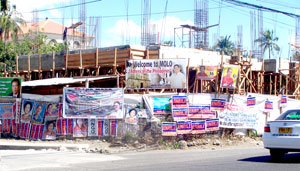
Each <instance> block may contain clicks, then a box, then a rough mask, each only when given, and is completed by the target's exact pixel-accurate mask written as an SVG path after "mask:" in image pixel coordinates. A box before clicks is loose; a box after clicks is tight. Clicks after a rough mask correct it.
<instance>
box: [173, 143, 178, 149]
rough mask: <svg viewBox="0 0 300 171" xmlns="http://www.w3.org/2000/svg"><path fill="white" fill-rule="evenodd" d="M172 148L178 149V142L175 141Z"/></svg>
mask: <svg viewBox="0 0 300 171" xmlns="http://www.w3.org/2000/svg"><path fill="white" fill-rule="evenodd" d="M173 149H179V143H178V142H177V141H175V142H174V143H173Z"/></svg>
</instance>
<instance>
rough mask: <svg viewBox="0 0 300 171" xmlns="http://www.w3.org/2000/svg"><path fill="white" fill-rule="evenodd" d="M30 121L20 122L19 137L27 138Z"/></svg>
mask: <svg viewBox="0 0 300 171" xmlns="http://www.w3.org/2000/svg"><path fill="white" fill-rule="evenodd" d="M30 127H31V123H26V122H21V128H20V138H25V139H27V138H29V132H30Z"/></svg>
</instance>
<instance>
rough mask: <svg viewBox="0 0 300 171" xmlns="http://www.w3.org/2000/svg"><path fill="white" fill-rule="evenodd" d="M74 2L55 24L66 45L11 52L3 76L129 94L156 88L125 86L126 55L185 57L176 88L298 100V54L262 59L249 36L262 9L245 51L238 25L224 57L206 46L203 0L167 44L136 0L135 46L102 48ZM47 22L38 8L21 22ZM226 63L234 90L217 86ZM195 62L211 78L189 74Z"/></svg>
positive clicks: (253, 16)
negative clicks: (72, 14) (68, 80)
mask: <svg viewBox="0 0 300 171" xmlns="http://www.w3.org/2000/svg"><path fill="white" fill-rule="evenodd" d="M80 2H81V3H82V5H80V6H79V7H78V18H79V20H78V21H76V20H75V19H74V20H73V18H72V23H74V24H72V25H71V26H70V27H65V26H64V19H63V20H62V25H61V28H59V27H58V28H57V29H61V33H62V34H63V33H64V31H65V30H66V29H67V30H69V31H68V32H67V34H66V37H67V38H66V39H67V41H68V44H69V48H68V49H67V50H65V51H64V52H60V53H54V52H53V53H52V54H36V55H27V56H16V70H15V71H3V74H4V75H5V76H6V77H13V76H20V77H22V78H23V79H24V81H32V80H42V79H49V78H65V77H74V78H90V77H106V78H105V79H101V80H98V81H95V82H96V83H91V87H93V86H94V87H121V88H125V90H126V91H128V92H133V91H134V92H135V93H148V92H149V91H158V92H160V91H161V90H156V89H150V90H149V89H148V90H130V88H126V78H125V75H126V73H125V68H126V60H142V59H170V58H185V59H187V60H189V64H188V66H187V67H188V68H187V69H188V87H187V89H185V90H180V91H184V92H187V93H217V94H220V93H221V94H222V93H227V94H228V93H229V94H241V95H243V94H247V93H261V94H270V95H282V94H285V95H287V96H289V97H292V98H296V99H298V96H299V90H300V73H299V72H300V68H299V62H298V60H299V59H295V58H294V57H290V58H289V60H286V59H285V60H283V59H280V58H277V59H267V60H264V59H263V58H264V56H263V55H264V52H263V49H262V47H261V46H259V42H256V41H255V40H256V39H257V38H258V37H259V36H260V34H261V33H262V32H263V12H262V10H260V9H257V10H253V11H251V12H250V23H251V25H250V27H251V28H250V30H251V33H250V34H251V42H252V43H251V50H248V51H247V50H244V49H243V27H242V25H239V26H238V27H237V43H236V46H237V50H236V51H235V53H234V55H233V56H226V55H224V54H222V53H221V54H220V53H218V52H213V51H208V50H209V49H208V47H209V37H208V36H209V34H208V32H209V29H210V28H212V27H216V26H218V24H214V25H209V24H208V21H209V8H208V1H207V0H195V1H194V7H195V10H194V11H195V12H194V25H181V26H180V27H177V28H174V41H173V45H170V44H169V45H168V44H164V43H161V42H160V41H159V36H158V35H157V33H156V32H155V25H153V24H151V23H150V20H151V1H150V0H144V1H143V2H142V5H143V6H142V11H143V14H142V15H141V23H142V26H141V45H140V46H132V45H130V44H128V45H121V46H113V47H104V48H98V47H99V42H101V37H100V31H101V30H100V29H99V28H100V27H99V25H101V20H100V18H97V17H90V18H89V19H88V18H87V17H86V7H85V1H84V0H81V1H80ZM167 3H168V2H167ZM167 3H166V8H167ZM73 10H74V9H72V11H73ZM166 12H167V11H165V15H166V14H167V13H166ZM127 19H128V14H127ZM299 21H300V20H299V18H298V19H296V29H295V30H296V34H295V40H296V41H295V45H293V44H291V46H292V47H293V48H294V49H295V52H296V51H297V50H299V46H300V27H299ZM47 22H48V23H50V21H44V22H40V21H38V12H33V20H32V22H31V23H29V25H28V26H27V30H29V29H31V30H33V31H41V30H47V29H46V23H47ZM126 34H128V33H125V34H124V37H123V39H124V41H123V42H124V43H130V41H129V38H128V35H126ZM49 35H50V33H49ZM125 39H126V41H125ZM59 41H62V40H57V42H59ZM246 52H247V53H246ZM244 54H247V55H244ZM226 64H234V65H239V66H240V73H239V77H238V81H237V88H236V89H223V88H220V86H219V84H220V77H221V73H222V68H223V65H226ZM200 65H214V66H218V74H217V75H218V77H217V79H216V80H197V79H196V77H195V74H196V71H197V67H199V66H200ZM83 84H84V83H82V84H79V85H78V86H82V85H83ZM61 91H62V90H60V91H58V92H61ZM174 91H177V90H174V89H166V90H163V92H174ZM58 92H55V91H54V92H52V93H54V94H55V93H58ZM47 93H48V92H44V93H42V94H47ZM52 93H51V94H52Z"/></svg>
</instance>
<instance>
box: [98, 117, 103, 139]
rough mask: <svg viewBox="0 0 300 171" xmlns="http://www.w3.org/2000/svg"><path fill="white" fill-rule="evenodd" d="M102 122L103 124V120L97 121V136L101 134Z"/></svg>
mask: <svg viewBox="0 0 300 171" xmlns="http://www.w3.org/2000/svg"><path fill="white" fill-rule="evenodd" d="M103 124H104V121H103V120H98V121H97V135H98V136H99V137H102V136H103Z"/></svg>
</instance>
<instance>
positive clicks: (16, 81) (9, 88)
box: [0, 78, 22, 98]
mask: <svg viewBox="0 0 300 171" xmlns="http://www.w3.org/2000/svg"><path fill="white" fill-rule="evenodd" d="M21 83H22V79H21V78H0V97H11V98H21Z"/></svg>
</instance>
